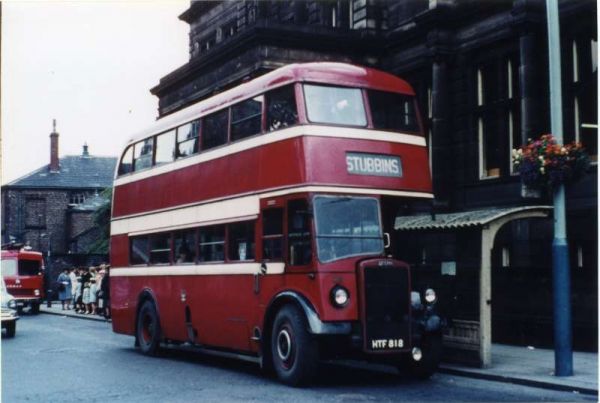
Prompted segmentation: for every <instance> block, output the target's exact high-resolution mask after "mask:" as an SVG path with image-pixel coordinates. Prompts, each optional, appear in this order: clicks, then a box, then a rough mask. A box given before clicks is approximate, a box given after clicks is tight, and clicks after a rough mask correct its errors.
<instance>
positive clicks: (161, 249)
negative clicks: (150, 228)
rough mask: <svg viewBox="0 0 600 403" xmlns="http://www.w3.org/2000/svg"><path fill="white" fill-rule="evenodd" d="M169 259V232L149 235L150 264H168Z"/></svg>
mask: <svg viewBox="0 0 600 403" xmlns="http://www.w3.org/2000/svg"><path fill="white" fill-rule="evenodd" d="M170 261H171V234H169V233H168V232H167V233H163V234H153V235H151V236H150V264H169V263H170Z"/></svg>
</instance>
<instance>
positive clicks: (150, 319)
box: [135, 301, 161, 355]
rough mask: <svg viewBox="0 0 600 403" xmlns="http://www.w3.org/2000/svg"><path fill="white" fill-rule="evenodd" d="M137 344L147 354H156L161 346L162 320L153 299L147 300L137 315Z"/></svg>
mask: <svg viewBox="0 0 600 403" xmlns="http://www.w3.org/2000/svg"><path fill="white" fill-rule="evenodd" d="M135 336H136V345H138V346H139V347H140V351H141V352H142V353H143V354H145V355H156V354H157V353H158V349H159V347H160V337H161V330H160V322H159V320H158V313H157V312H156V307H155V306H154V303H152V301H145V302H144V303H143V304H142V307H141V308H140V310H139V312H138V315H137V326H136V334H135Z"/></svg>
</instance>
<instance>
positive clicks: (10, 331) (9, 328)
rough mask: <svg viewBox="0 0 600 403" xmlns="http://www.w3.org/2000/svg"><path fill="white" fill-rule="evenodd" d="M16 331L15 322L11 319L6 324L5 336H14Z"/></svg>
mask: <svg viewBox="0 0 600 403" xmlns="http://www.w3.org/2000/svg"><path fill="white" fill-rule="evenodd" d="M16 333H17V322H16V321H12V322H10V323H8V324H7V325H6V337H15V334H16Z"/></svg>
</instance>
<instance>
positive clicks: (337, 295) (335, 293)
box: [331, 285, 350, 308]
mask: <svg viewBox="0 0 600 403" xmlns="http://www.w3.org/2000/svg"><path fill="white" fill-rule="evenodd" d="M349 300H350V294H349V293H348V290H346V289H345V288H344V287H342V286H340V285H336V286H335V287H333V288H332V289H331V303H332V304H333V306H335V307H336V308H341V307H344V306H346V305H348V301H349Z"/></svg>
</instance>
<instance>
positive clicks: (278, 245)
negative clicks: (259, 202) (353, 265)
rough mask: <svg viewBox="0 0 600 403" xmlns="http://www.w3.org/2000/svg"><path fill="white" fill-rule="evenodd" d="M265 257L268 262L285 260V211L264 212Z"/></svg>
mask: <svg viewBox="0 0 600 403" xmlns="http://www.w3.org/2000/svg"><path fill="white" fill-rule="evenodd" d="M262 217H263V235H262V237H263V243H262V244H263V246H262V247H263V255H262V258H263V259H266V260H281V259H282V258H283V209H282V208H272V209H268V210H264V211H263V216H262Z"/></svg>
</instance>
